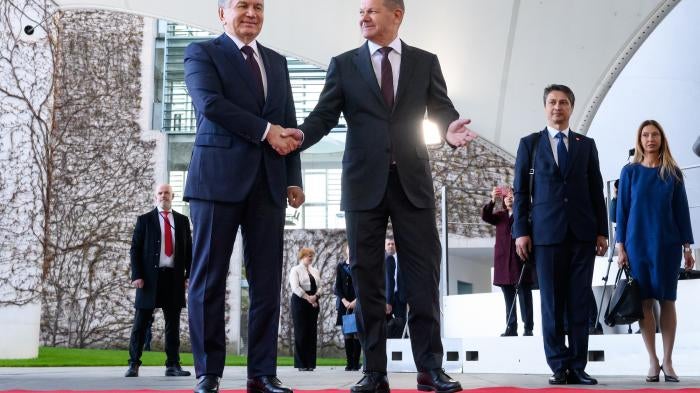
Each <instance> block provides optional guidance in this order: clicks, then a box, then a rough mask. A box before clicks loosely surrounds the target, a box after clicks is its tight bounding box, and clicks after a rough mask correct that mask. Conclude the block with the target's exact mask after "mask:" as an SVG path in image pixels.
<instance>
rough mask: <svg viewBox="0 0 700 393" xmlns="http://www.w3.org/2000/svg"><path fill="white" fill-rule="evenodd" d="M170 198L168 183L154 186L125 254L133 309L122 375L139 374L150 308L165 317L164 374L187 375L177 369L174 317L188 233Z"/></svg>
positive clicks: (185, 270)
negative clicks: (151, 202)
mask: <svg viewBox="0 0 700 393" xmlns="http://www.w3.org/2000/svg"><path fill="white" fill-rule="evenodd" d="M173 196H174V194H173V189H172V187H170V185H169V184H159V185H158V186H157V187H156V188H155V192H154V196H153V198H154V202H155V205H156V208H155V209H153V210H151V211H150V212H148V213H146V214H143V215H141V216H139V217H138V219H137V220H136V227H135V228H134V235H133V238H132V240H131V250H130V251H129V255H130V257H131V284H132V285H133V286H134V287H135V288H136V301H135V302H134V308H135V309H136V310H135V314H134V326H133V328H132V329H131V339H130V340H129V369H128V370H127V371H126V374H125V375H124V376H125V377H138V376H139V367H140V366H141V355H142V353H143V346H144V341H145V337H146V329H147V328H148V327H149V326H150V324H151V323H152V321H153V311H154V309H156V308H160V309H161V310H163V317H164V318H165V354H166V355H167V360H166V362H165V367H166V368H165V376H167V377H186V376H189V375H190V372H189V371H185V370H183V369H182V368H181V367H180V313H181V311H182V307H184V306H185V288H186V285H187V278H188V277H189V273H190V264H191V262H192V234H191V232H190V221H189V220H188V219H187V217H186V216H184V215H182V214H180V213H178V212H176V211H174V210H172V201H173Z"/></svg>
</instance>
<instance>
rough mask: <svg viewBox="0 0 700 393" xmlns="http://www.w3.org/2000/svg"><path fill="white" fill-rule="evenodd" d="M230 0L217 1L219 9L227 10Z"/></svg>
mask: <svg viewBox="0 0 700 393" xmlns="http://www.w3.org/2000/svg"><path fill="white" fill-rule="evenodd" d="M231 1H232V0H219V8H228V6H229V5H230V4H231Z"/></svg>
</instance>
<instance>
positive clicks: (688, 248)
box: [683, 246, 692, 252]
mask: <svg viewBox="0 0 700 393" xmlns="http://www.w3.org/2000/svg"><path fill="white" fill-rule="evenodd" d="M690 251H692V250H691V249H690V246H683V252H690Z"/></svg>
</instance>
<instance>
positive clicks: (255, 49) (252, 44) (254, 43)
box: [226, 31, 260, 58]
mask: <svg viewBox="0 0 700 393" xmlns="http://www.w3.org/2000/svg"><path fill="white" fill-rule="evenodd" d="M226 35H227V36H228V37H229V38H230V39H232V40H233V43H235V44H236V46H237V47H238V50H241V48H243V46H245V45H248V46H249V47H251V48H253V52H255V56H256V57H258V58H259V57H260V52H259V51H258V40H253V41H251V42H250V43H249V44H244V43H243V41H241V40H239V39H238V37H236V36H235V35H233V34H229V33H228V31H227V32H226Z"/></svg>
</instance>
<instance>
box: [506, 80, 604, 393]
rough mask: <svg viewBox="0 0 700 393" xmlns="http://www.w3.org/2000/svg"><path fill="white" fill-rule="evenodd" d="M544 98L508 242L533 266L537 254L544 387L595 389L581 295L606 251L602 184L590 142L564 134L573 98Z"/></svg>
mask: <svg viewBox="0 0 700 393" xmlns="http://www.w3.org/2000/svg"><path fill="white" fill-rule="evenodd" d="M543 98H544V110H545V115H546V116H547V127H546V128H545V129H544V130H542V131H540V132H536V133H533V134H530V135H528V136H526V137H524V138H522V139H521V140H520V146H519V147H518V153H517V158H516V161H515V187H514V189H515V190H514V191H515V202H514V208H513V217H514V222H513V237H514V238H515V239H516V241H515V247H516V252H517V253H518V255H519V256H520V257H521V258H522V259H523V260H530V261H532V260H533V254H534V262H535V265H536V266H537V276H538V279H539V285H540V297H541V303H542V304H541V309H542V340H543V342H544V350H545V355H546V357H547V363H548V364H549V367H550V368H551V369H552V371H553V373H554V374H553V375H552V376H551V377H550V378H549V383H550V384H552V385H560V384H566V383H569V384H584V385H594V384H596V383H597V381H596V379H595V378H592V377H591V376H589V375H588V374H587V373H586V372H585V367H586V363H587V360H588V314H589V309H590V297H589V296H585V295H584V294H589V293H591V283H592V280H593V264H594V262H595V256H596V255H599V256H602V255H604V254H605V251H606V250H607V248H608V240H607V238H608V225H607V216H606V211H605V198H604V196H603V179H602V176H601V174H600V166H599V163H598V151H597V149H596V146H595V142H594V141H593V139H591V138H588V137H586V136H584V135H581V134H577V133H575V132H573V131H571V130H570V129H569V119H570V117H571V112H572V110H573V107H574V100H575V98H574V93H573V92H572V91H571V89H570V88H568V87H567V86H564V85H550V86H548V87H546V88H545V89H544V97H543ZM533 161H534V168H532V162H533ZM531 169H534V172H532V173H533V175H532V176H534V179H533V182H532V183H533V186H532V190H530V176H531V174H530V173H531V172H530V170H531ZM530 195H532V201H531V200H530ZM533 248H534V249H533ZM533 251H534V252H533ZM565 319H566V325H565ZM564 326H567V330H568V337H569V340H568V346H567V345H565V333H564Z"/></svg>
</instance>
